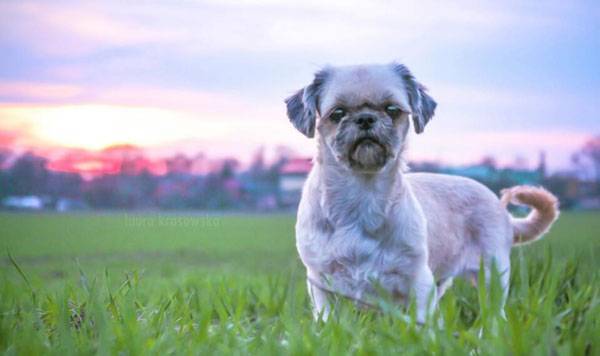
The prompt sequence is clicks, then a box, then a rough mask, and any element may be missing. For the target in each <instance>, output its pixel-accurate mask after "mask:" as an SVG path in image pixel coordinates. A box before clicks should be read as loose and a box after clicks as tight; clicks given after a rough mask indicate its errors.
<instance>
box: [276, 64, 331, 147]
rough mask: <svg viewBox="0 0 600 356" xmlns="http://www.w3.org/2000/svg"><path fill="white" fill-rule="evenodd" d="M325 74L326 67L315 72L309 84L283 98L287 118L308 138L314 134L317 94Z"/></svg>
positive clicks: (325, 76) (323, 81) (319, 92)
mask: <svg viewBox="0 0 600 356" xmlns="http://www.w3.org/2000/svg"><path fill="white" fill-rule="evenodd" d="M327 75H328V72H327V70H326V69H324V70H321V71H319V72H317V73H316V74H315V79H314V80H313V82H312V83H311V84H310V85H308V86H307V87H305V88H302V89H300V90H298V92H296V94H294V95H292V96H290V97H289V98H287V99H285V103H286V105H287V116H288V118H289V119H290V121H291V122H292V124H294V126H295V127H296V128H297V129H298V131H300V132H302V133H303V134H304V135H305V136H306V137H309V138H310V137H314V136H315V126H316V121H317V114H318V105H319V96H320V95H321V90H322V88H323V84H324V83H325V80H326V79H327Z"/></svg>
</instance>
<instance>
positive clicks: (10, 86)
mask: <svg viewBox="0 0 600 356" xmlns="http://www.w3.org/2000/svg"><path fill="white" fill-rule="evenodd" d="M82 92H83V89H82V88H81V87H79V86H76V85H68V84H48V83H34V82H0V98H1V97H7V98H15V99H19V100H23V99H24V100H35V101H54V100H65V99H72V98H74V97H76V96H77V95H79V94H81V93H82Z"/></svg>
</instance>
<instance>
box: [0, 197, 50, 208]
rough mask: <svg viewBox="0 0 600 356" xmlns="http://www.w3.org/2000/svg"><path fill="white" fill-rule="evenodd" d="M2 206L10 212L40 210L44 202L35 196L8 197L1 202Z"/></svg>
mask: <svg viewBox="0 0 600 356" xmlns="http://www.w3.org/2000/svg"><path fill="white" fill-rule="evenodd" d="M2 206H3V207H4V208H6V209H11V210H41V209H42V208H44V200H43V199H42V198H40V197H38V196H35V195H26V196H9V197H6V198H4V199H3V200H2Z"/></svg>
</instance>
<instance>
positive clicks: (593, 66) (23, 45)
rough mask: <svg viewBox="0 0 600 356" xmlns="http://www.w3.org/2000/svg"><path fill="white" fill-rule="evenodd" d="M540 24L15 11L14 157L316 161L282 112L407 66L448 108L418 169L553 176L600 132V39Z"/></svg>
mask: <svg viewBox="0 0 600 356" xmlns="http://www.w3.org/2000/svg"><path fill="white" fill-rule="evenodd" d="M465 9H469V10H468V11H466V10H465ZM357 10H360V11H357ZM530 10H531V9H527V8H525V7H520V6H504V5H502V4H499V3H496V4H483V3H479V2H472V1H466V2H465V3H463V4H462V5H456V6H451V5H448V6H439V4H437V3H435V2H428V1H424V2H420V3H419V5H414V4H410V5H409V4H403V3H401V2H398V3H394V6H391V4H380V3H377V2H373V3H368V4H366V3H363V2H358V1H348V2H339V3H336V4H335V5H333V4H331V3H327V4H321V3H318V2H311V1H309V2H299V1H298V2H289V3H287V4H286V5H285V6H283V5H281V4H278V3H276V2H270V1H266V2H262V1H259V2H223V3H221V2H211V1H208V2H203V1H200V2H183V3H178V4H176V5H173V4H170V3H168V2H164V3H160V2H152V3H146V4H143V5H141V4H140V5H139V6H136V5H135V4H134V3H122V2H110V1H109V2H103V3H86V4H80V3H68V2H65V3H62V2H60V3H52V4H51V3H48V2H41V1H40V2H38V1H32V2H23V3H22V2H3V3H0V51H2V53H3V56H2V58H0V148H3V149H9V150H15V151H19V152H22V151H27V150H33V151H37V152H41V153H43V154H44V155H47V156H49V157H53V159H57V157H58V156H60V154H62V153H60V154H58V153H57V152H64V150H65V149H74V150H87V151H101V150H102V149H104V148H106V147H108V146H112V145H119V144H131V145H135V146H137V147H140V148H141V149H143V150H146V152H147V153H148V154H149V155H151V156H154V157H156V156H160V155H163V156H164V155H168V154H173V153H177V152H183V153H186V154H196V153H199V152H203V153H206V154H208V155H210V156H215V157H217V156H218V157H225V156H231V157H236V158H239V159H241V160H246V161H247V160H248V159H249V158H251V156H252V154H253V152H254V151H255V150H256V149H258V148H259V147H265V148H266V149H267V151H271V152H272V151H274V150H276V149H277V147H279V146H282V145H285V146H287V147H289V148H290V149H291V150H292V151H293V152H295V154H296V155H298V156H310V155H312V154H313V153H314V150H315V148H314V146H315V145H314V143H313V142H312V141H310V140H309V139H307V138H305V137H304V136H302V135H301V134H300V133H298V132H297V131H295V130H294V128H293V127H292V125H290V124H289V122H288V119H287V117H286V109H285V105H284V103H283V99H284V98H285V97H287V96H288V95H290V94H292V93H293V92H295V91H296V90H298V89H299V88H301V87H302V86H305V85H307V84H308V83H309V82H310V80H311V78H312V74H313V73H314V72H315V71H316V70H317V69H318V68H319V67H321V66H322V65H325V64H351V63H363V62H390V61H394V60H397V61H402V62H404V63H405V64H407V65H408V66H409V67H410V68H411V69H412V70H413V72H414V74H415V76H416V77H417V78H418V79H419V80H420V81H422V82H423V83H424V84H425V85H426V86H427V87H428V88H429V89H430V93H431V94H432V96H433V97H434V98H435V99H436V100H437V102H438V104H439V105H438V108H437V112H436V116H435V118H434V120H433V121H432V122H431V124H430V125H429V126H428V128H427V130H426V132H425V133H424V134H423V135H420V136H414V135H413V136H412V137H411V139H410V147H409V154H410V158H412V159H416V160H436V161H445V162H452V163H456V164H461V163H469V162H473V161H477V160H479V159H480V158H481V157H482V156H485V155H491V156H495V157H497V158H498V160H499V161H501V162H508V163H510V162H511V161H514V160H519V161H520V162H521V161H523V158H524V159H525V160H526V161H528V162H530V164H534V163H535V162H536V160H537V157H538V156H539V154H540V151H545V152H546V153H547V157H548V163H549V166H550V167H553V168H555V169H559V168H564V167H567V166H569V165H570V164H571V163H570V157H571V155H572V153H573V152H574V151H576V150H577V149H578V148H579V147H580V146H581V144H582V143H583V141H584V140H585V139H586V138H587V137H589V136H591V135H593V134H595V133H596V132H597V131H598V130H599V129H600V127H599V126H598V117H599V116H600V112H599V110H598V107H597V105H592V103H594V102H595V100H596V99H595V96H596V95H595V94H596V93H597V92H598V90H599V88H600V77H599V76H598V71H597V64H598V60H599V59H598V57H599V51H598V48H600V44H598V42H597V39H598V38H600V36H599V34H598V33H597V31H594V30H592V28H594V27H593V26H591V24H594V23H596V19H595V18H594V14H593V13H592V12H589V11H587V10H586V8H585V6H575V5H574V6H570V7H565V6H561V5H559V4H552V5H548V6H544V7H543V8H542V7H540V8H538V9H536V11H530ZM31 23H36V24H37V26H35V27H34V26H30V25H29V24H31ZM357 24H360V26H357ZM349 43H351V44H352V45H348V44H349ZM492 43H493V45H491V44H492ZM57 44H60V45H57ZM58 158H60V157H58ZM94 164H95V163H89V164H88V163H86V165H82V166H81V167H84V166H85V167H92V166H93V165H94ZM82 170H85V169H83V168H82Z"/></svg>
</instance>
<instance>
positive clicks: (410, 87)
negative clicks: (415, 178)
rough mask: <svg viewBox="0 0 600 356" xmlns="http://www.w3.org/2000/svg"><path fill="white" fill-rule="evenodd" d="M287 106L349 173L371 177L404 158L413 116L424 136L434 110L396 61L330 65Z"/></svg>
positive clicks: (291, 116) (290, 114)
mask: <svg viewBox="0 0 600 356" xmlns="http://www.w3.org/2000/svg"><path fill="white" fill-rule="evenodd" d="M285 102H286V104H287V114H288V117H289V119H290V121H291V122H292V123H293V124H294V126H295V127H296V128H297V129H298V130H299V131H300V132H302V133H303V134H304V135H306V136H307V137H313V136H314V135H315V131H317V132H318V136H319V140H320V141H321V143H322V144H321V145H319V147H321V149H327V150H329V151H330V152H331V153H332V154H333V156H334V157H335V159H336V160H337V162H339V163H341V164H343V165H345V166H347V167H349V168H350V169H352V170H354V171H358V172H368V173H374V172H377V171H379V170H381V169H382V168H383V167H384V166H385V165H386V164H387V163H388V162H390V161H392V160H394V159H395V158H396V157H397V156H398V155H399V154H400V152H401V150H402V147H403V145H404V140H405V138H406V134H407V132H408V128H409V126H410V122H409V117H412V122H413V125H414V129H415V131H416V132H417V133H421V132H423V129H424V128H425V125H426V124H427V122H428V121H429V120H430V119H431V117H432V116H433V113H434V111H435V107H436V103H435V101H434V100H433V99H432V98H431V97H430V96H429V95H428V94H427V93H426V92H425V87H424V86H423V85H421V84H420V83H419V82H417V81H416V80H415V78H414V77H413V75H412V74H411V73H410V71H409V70H408V68H406V67H405V66H404V65H402V64H396V63H392V64H389V65H361V66H350V67H327V68H325V69H323V70H321V71H319V72H318V73H317V74H315V78H314V80H313V82H312V83H311V84H310V85H308V86H307V87H305V88H302V89H300V90H299V91H298V92H297V93H296V94H295V95H293V96H291V97H289V98H287V99H286V100H285ZM323 146H324V147H323Z"/></svg>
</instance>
